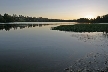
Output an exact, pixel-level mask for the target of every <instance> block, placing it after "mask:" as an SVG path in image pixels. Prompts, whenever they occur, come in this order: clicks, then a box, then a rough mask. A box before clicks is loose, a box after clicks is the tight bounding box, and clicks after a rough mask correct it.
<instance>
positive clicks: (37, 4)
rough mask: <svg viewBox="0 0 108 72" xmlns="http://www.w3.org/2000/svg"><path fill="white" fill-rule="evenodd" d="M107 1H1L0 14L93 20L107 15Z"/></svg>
mask: <svg viewBox="0 0 108 72" xmlns="http://www.w3.org/2000/svg"><path fill="white" fill-rule="evenodd" d="M107 3H108V0H1V2H0V9H1V14H4V13H8V14H10V15H12V14H17V15H24V16H32V17H43V18H53V19H77V18H82V17H84V18H95V17H97V16H102V15H105V14H107V13H108V6H107Z"/></svg>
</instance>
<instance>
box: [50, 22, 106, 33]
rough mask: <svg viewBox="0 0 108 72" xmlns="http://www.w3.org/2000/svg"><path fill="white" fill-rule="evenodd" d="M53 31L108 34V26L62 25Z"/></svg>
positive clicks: (53, 28)
mask: <svg viewBox="0 0 108 72" xmlns="http://www.w3.org/2000/svg"><path fill="white" fill-rule="evenodd" d="M52 30H60V31H72V32H106V33H108V24H75V25H60V26H57V27H52Z"/></svg>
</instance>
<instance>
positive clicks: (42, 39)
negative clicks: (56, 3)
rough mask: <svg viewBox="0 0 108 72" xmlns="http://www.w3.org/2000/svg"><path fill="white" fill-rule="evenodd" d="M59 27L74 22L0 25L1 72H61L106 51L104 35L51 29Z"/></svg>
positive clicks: (106, 36) (106, 38) (107, 41)
mask: <svg viewBox="0 0 108 72" xmlns="http://www.w3.org/2000/svg"><path fill="white" fill-rule="evenodd" d="M15 24H17V25H15ZM40 24H41V25H40ZM61 24H62V25H63V24H75V23H60V22H59V23H14V24H8V25H7V24H1V25H0V72H64V69H65V68H67V67H69V66H71V65H72V64H73V63H74V62H75V61H76V60H78V59H80V58H82V57H85V55H87V54H89V53H91V52H95V53H103V50H105V51H107V50H108V49H107V47H108V44H107V43H108V35H107V34H103V33H102V32H99V33H96V32H95V33H75V32H66V31H57V30H51V27H56V26H58V25H61Z"/></svg>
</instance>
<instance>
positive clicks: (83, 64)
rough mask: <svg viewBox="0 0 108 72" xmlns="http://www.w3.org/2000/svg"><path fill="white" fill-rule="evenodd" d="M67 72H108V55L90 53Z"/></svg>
mask: <svg viewBox="0 0 108 72" xmlns="http://www.w3.org/2000/svg"><path fill="white" fill-rule="evenodd" d="M65 71H66V72H108V53H106V52H104V53H103V54H102V53H93V52H92V53H90V54H88V55H86V56H85V57H84V58H82V59H79V60H77V61H75V62H74V64H72V66H70V67H68V68H66V69H65Z"/></svg>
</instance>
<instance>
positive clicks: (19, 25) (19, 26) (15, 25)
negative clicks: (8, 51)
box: [0, 24, 52, 31]
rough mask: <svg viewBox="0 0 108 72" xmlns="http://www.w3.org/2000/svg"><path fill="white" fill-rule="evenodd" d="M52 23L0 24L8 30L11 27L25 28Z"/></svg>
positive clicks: (0, 27) (0, 26)
mask: <svg viewBox="0 0 108 72" xmlns="http://www.w3.org/2000/svg"><path fill="white" fill-rule="evenodd" d="M47 25H52V24H0V30H4V29H5V30H6V31H9V30H11V29H14V30H17V29H18V28H20V29H24V28H27V27H28V28H32V27H42V26H47Z"/></svg>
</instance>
